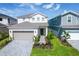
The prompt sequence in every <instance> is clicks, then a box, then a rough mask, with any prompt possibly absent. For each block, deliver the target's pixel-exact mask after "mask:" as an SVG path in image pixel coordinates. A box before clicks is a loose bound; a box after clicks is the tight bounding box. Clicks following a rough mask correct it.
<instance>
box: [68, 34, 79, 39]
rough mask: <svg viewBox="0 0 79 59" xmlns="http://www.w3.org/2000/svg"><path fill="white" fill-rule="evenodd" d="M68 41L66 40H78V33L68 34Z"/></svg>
mask: <svg viewBox="0 0 79 59" xmlns="http://www.w3.org/2000/svg"><path fill="white" fill-rule="evenodd" d="M69 35H70V39H68V40H79V33H69Z"/></svg>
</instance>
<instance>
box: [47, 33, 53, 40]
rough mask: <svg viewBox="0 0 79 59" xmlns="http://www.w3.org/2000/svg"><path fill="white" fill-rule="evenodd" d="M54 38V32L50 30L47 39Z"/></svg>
mask: <svg viewBox="0 0 79 59" xmlns="http://www.w3.org/2000/svg"><path fill="white" fill-rule="evenodd" d="M53 38H54V34H53V33H52V32H48V34H47V39H49V40H51V39H53Z"/></svg>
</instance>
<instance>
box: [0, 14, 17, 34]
mask: <svg viewBox="0 0 79 59" xmlns="http://www.w3.org/2000/svg"><path fill="white" fill-rule="evenodd" d="M16 23H17V20H16V19H15V18H13V17H10V16H8V15H5V14H1V13H0V32H1V31H2V32H7V33H8V31H9V29H8V28H7V27H8V26H11V25H14V24H16Z"/></svg>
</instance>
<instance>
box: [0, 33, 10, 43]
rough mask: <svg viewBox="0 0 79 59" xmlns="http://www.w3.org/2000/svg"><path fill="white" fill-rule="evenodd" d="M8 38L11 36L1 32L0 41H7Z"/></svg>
mask: <svg viewBox="0 0 79 59" xmlns="http://www.w3.org/2000/svg"><path fill="white" fill-rule="evenodd" d="M8 36H9V34H8V33H6V32H0V41H1V40H3V39H5V38H7V37H8Z"/></svg>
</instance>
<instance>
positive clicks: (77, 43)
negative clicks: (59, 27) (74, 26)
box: [67, 40, 79, 51]
mask: <svg viewBox="0 0 79 59" xmlns="http://www.w3.org/2000/svg"><path fill="white" fill-rule="evenodd" d="M67 41H68V42H69V43H70V44H71V45H72V47H74V48H76V49H77V50H78V51H79V40H67Z"/></svg>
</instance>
